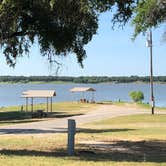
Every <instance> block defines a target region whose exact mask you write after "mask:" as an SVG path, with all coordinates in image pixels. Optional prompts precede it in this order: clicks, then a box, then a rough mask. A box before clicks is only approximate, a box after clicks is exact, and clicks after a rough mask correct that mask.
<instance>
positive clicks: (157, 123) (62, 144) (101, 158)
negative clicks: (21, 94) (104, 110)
mask: <svg viewBox="0 0 166 166" xmlns="http://www.w3.org/2000/svg"><path fill="white" fill-rule="evenodd" d="M165 131H166V115H154V116H152V115H131V116H122V117H117V118H112V119H106V120H103V121H99V122H94V123H89V124H86V125H84V126H81V128H80V129H79V131H78V132H77V134H76V147H75V148H76V155H75V156H73V157H69V156H67V153H66V142H67V134H66V133H61V134H60V133H56V134H33V135H32V134H31V135H29V134H24V135H17V134H16V135H1V136H0V147H1V149H0V163H1V166H22V165H29V166H31V165H35V166H56V165H57V166H59V165H60V166H66V165H67V166H78V165H79V166H85V165H86V166H110V165H111V166H140V165H143V166H165V165H166V132H165Z"/></svg>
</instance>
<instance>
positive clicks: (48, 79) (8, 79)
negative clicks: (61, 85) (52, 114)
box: [0, 76, 166, 84]
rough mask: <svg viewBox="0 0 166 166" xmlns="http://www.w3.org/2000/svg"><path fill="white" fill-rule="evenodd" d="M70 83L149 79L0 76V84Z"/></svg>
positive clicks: (160, 79)
mask: <svg viewBox="0 0 166 166" xmlns="http://www.w3.org/2000/svg"><path fill="white" fill-rule="evenodd" d="M53 81H62V82H72V83H85V84H86V83H107V82H111V83H132V82H144V83H148V82H149V77H148V76H144V77H139V76H130V77H127V76H123V77H122V76H119V77H107V76H81V77H68V76H28V77H25V76H0V82H11V83H28V82H53ZM154 82H161V83H166V76H155V77H154Z"/></svg>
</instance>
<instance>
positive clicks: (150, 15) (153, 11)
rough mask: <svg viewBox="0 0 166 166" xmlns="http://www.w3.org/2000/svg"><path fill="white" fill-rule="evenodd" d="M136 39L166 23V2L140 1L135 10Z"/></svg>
mask: <svg viewBox="0 0 166 166" xmlns="http://www.w3.org/2000/svg"><path fill="white" fill-rule="evenodd" d="M134 15H135V17H134V19H133V25H134V26H135V33H134V38H135V37H136V36H137V35H138V34H139V33H141V32H143V33H145V32H146V31H147V30H148V29H149V28H152V27H157V26H159V25H160V24H162V23H165V21H166V0H140V1H139V3H138V4H137V7H136V8H135V10H134Z"/></svg>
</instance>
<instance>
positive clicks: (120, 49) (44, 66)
mask: <svg viewBox="0 0 166 166" xmlns="http://www.w3.org/2000/svg"><path fill="white" fill-rule="evenodd" d="M165 28H166V27H165V25H162V26H160V27H158V28H157V29H155V30H154V29H153V73H154V75H156V76H165V75H166V65H165V64H166V55H165V54H166V41H165V42H164V41H163V38H162V35H163V33H164V30H165ZM133 31H134V28H133V27H132V26H131V24H130V23H128V24H127V25H126V26H125V27H124V28H123V29H121V28H118V26H116V28H115V29H114V30H113V29H112V28H111V14H110V13H105V14H102V15H101V16H100V18H99V29H98V32H97V35H95V36H94V37H93V39H92V41H91V42H89V44H88V45H86V46H85V49H86V52H87V58H86V59H85V60H84V62H83V64H84V68H83V69H82V68H81V67H80V65H79V64H78V63H77V59H76V56H75V55H74V54H70V55H68V56H67V57H61V58H58V59H57V61H58V62H60V63H62V66H61V68H60V70H59V72H58V75H59V76H110V77H111V76H131V75H138V76H148V75H149V73H150V69H149V68H150V64H149V62H150V57H149V48H147V47H146V36H143V35H139V36H138V37H137V38H136V40H135V41H134V42H133V41H132V40H131V38H132V34H133ZM55 71H56V66H50V64H49V63H48V61H47V58H46V57H42V56H41V55H40V52H39V47H38V46H37V45H35V46H33V47H32V49H31V52H30V54H29V57H28V56H26V55H25V56H23V57H21V58H18V60H17V64H16V66H15V68H11V67H9V66H8V65H7V64H6V61H5V58H4V57H3V55H2V53H1V61H0V75H12V76H15V75H22V76H32V75H55Z"/></svg>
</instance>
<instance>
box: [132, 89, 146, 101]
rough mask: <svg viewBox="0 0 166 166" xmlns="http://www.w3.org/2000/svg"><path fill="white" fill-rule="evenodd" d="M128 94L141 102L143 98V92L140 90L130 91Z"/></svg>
mask: <svg viewBox="0 0 166 166" xmlns="http://www.w3.org/2000/svg"><path fill="white" fill-rule="evenodd" d="M129 96H130V97H131V99H132V100H133V101H134V102H142V100H143V99H144V94H143V92H141V91H132V92H130V93H129Z"/></svg>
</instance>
